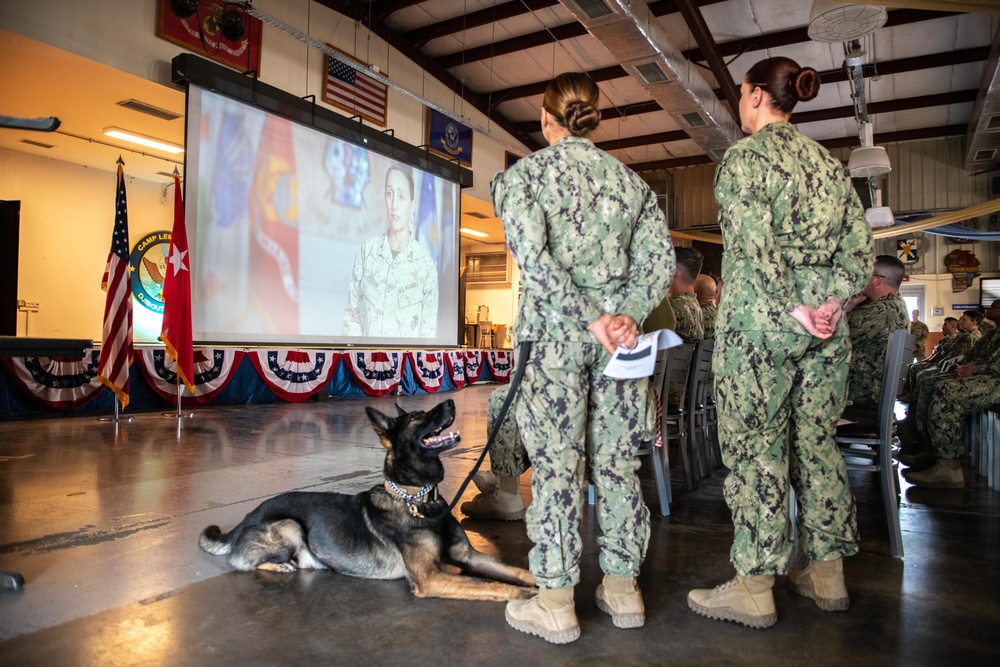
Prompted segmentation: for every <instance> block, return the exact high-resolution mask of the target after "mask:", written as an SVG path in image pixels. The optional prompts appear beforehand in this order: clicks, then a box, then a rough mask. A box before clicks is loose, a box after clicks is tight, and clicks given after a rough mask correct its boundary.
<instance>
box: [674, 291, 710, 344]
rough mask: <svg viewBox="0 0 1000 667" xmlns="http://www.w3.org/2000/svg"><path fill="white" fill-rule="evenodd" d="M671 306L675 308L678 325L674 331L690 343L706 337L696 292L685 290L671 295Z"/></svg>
mask: <svg viewBox="0 0 1000 667" xmlns="http://www.w3.org/2000/svg"><path fill="white" fill-rule="evenodd" d="M670 307H671V308H673V309H674V317H675V318H676V320H677V326H675V327H674V331H676V332H677V335H678V336H680V337H681V338H683V339H684V340H685V341H686V342H688V343H696V342H698V341H699V340H701V339H703V338H704V337H705V325H704V324H703V323H702V314H701V306H700V305H699V304H698V297H697V296H695V294H694V292H685V293H684V294H678V295H676V296H672V297H670Z"/></svg>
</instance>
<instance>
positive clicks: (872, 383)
mask: <svg viewBox="0 0 1000 667" xmlns="http://www.w3.org/2000/svg"><path fill="white" fill-rule="evenodd" d="M905 275H906V267H904V266H903V263H902V262H901V261H899V260H898V259H896V258H895V257H893V256H892V255H879V256H878V257H876V258H875V270H874V271H873V272H872V276H871V278H870V279H869V280H868V285H867V286H866V287H865V289H864V291H863V292H861V294H858V295H856V296H854V297H852V298H851V299H850V300H849V301H848V302H847V305H845V306H844V310H845V311H846V312H847V326H848V328H849V329H850V332H851V368H850V370H849V371H848V373H847V400H848V401H849V405H850V406H851V408H852V410H857V409H859V408H860V409H869V408H870V409H874V408H875V407H876V406H877V405H878V393H879V390H880V389H881V388H882V366H883V365H884V364H885V348H886V347H887V346H888V345H889V334H890V333H892V332H893V331H895V330H896V329H906V328H907V327H908V325H909V319H908V318H907V317H906V304H905V303H904V302H903V297H901V296H900V295H899V286H900V284H902V282H903V276H905Z"/></svg>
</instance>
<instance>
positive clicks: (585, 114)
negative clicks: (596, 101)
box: [563, 100, 601, 137]
mask: <svg viewBox="0 0 1000 667" xmlns="http://www.w3.org/2000/svg"><path fill="white" fill-rule="evenodd" d="M563 120H564V121H565V122H566V129H567V130H569V131H570V134H572V135H573V136H575V137H579V136H583V135H585V134H587V133H589V132H591V131H593V130H594V129H596V128H597V126H598V124H599V123H600V122H601V115H600V113H598V111H597V109H595V108H594V107H592V106H590V105H588V104H586V103H585V102H582V101H581V100H573V101H572V102H569V103H567V104H566V113H565V115H564V116H563Z"/></svg>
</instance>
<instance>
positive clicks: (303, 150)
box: [184, 85, 459, 346]
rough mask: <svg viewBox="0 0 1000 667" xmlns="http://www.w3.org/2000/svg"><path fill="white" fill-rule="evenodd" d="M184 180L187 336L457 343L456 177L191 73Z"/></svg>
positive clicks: (232, 340) (229, 340)
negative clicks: (233, 94) (204, 84)
mask: <svg viewBox="0 0 1000 667" xmlns="http://www.w3.org/2000/svg"><path fill="white" fill-rule="evenodd" d="M185 181H186V182H185V190H184V192H185V197H186V202H185V214H186V218H187V225H188V241H189V244H190V251H191V258H192V260H191V274H192V288H191V290H192V294H191V296H192V309H193V312H192V319H193V326H194V339H195V341H197V342H198V343H202V344H207V343H225V344H246V345H256V344H284V345H313V346H315V345H323V346H327V345H328V346H337V345H378V346H451V345H455V344H456V343H457V331H458V243H459V239H458V229H457V224H456V219H457V214H458V206H459V199H458V198H459V185H458V184H457V183H455V182H452V181H449V180H447V179H443V178H440V177H438V176H435V175H433V174H430V173H428V172H425V171H421V170H420V169H416V168H412V167H410V166H407V165H406V164H405V163H403V162H401V161H398V160H395V159H393V158H391V157H388V156H386V155H382V154H380V153H378V152H375V151H372V150H368V149H367V148H365V147H363V146H359V145H356V144H354V143H350V142H347V141H344V140H342V139H339V138H337V137H335V136H331V135H329V134H326V133H324V132H320V131H318V130H316V129H314V128H311V127H308V126H306V125H302V124H299V123H296V122H294V121H291V120H288V119H286V118H284V117H282V116H279V115H276V114H272V113H269V112H267V111H265V110H263V109H260V108H258V107H255V106H252V105H249V104H246V103H243V102H239V101H236V100H234V99H232V98H229V97H227V96H224V95H220V94H218V93H215V92H212V91H209V90H205V89H203V88H200V87H198V86H196V85H190V86H189V88H188V105H187V159H186V173H185Z"/></svg>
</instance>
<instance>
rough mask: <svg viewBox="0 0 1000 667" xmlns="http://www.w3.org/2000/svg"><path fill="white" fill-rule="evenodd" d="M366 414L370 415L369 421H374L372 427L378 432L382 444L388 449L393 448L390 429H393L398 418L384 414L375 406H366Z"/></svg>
mask: <svg viewBox="0 0 1000 667" xmlns="http://www.w3.org/2000/svg"><path fill="white" fill-rule="evenodd" d="M365 414H367V415H368V421H370V422H371V423H372V428H374V429H375V433H377V434H378V439H379V441H380V442H381V443H382V446H383V447H385V448H386V449H392V440H390V438H389V431H391V430H392V427H393V425H394V424H395V422H396V420H395V419H393V418H392V417H389V416H387V415H384V414H382V413H381V412H379V411H378V410H376V409H375V408H365Z"/></svg>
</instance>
